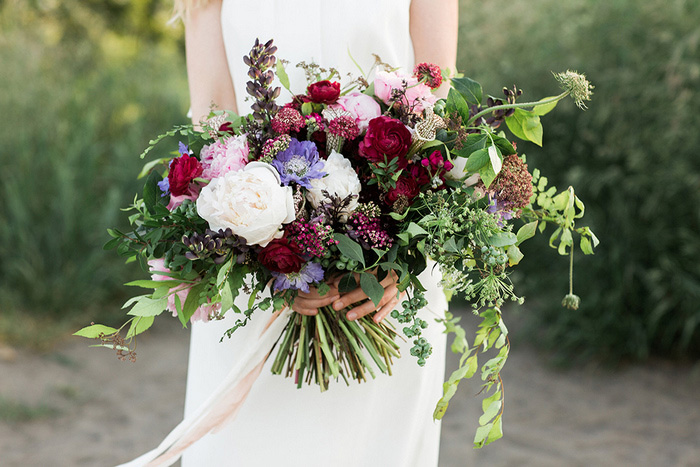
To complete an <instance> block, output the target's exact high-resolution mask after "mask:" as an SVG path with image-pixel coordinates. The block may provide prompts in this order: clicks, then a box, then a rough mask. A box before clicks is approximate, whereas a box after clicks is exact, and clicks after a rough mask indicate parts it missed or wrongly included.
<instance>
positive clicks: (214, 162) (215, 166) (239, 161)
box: [200, 135, 249, 180]
mask: <svg viewBox="0 0 700 467" xmlns="http://www.w3.org/2000/svg"><path fill="white" fill-rule="evenodd" d="M248 152H249V149H248V138H246V136H245V135H241V136H234V137H227V138H224V139H223V140H220V141H215V142H213V143H212V144H209V145H207V146H204V147H203V148H202V152H201V154H200V158H201V160H202V168H203V171H202V178H206V179H207V180H213V179H215V178H219V177H222V176H223V175H225V174H226V173H228V172H231V171H238V170H241V169H242V168H243V167H245V165H246V164H247V163H248Z"/></svg>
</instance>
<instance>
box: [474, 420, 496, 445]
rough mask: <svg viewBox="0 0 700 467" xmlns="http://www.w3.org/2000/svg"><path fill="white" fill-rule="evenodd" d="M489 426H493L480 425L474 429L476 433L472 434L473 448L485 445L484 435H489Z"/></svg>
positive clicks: (490, 425) (491, 426)
mask: <svg viewBox="0 0 700 467" xmlns="http://www.w3.org/2000/svg"><path fill="white" fill-rule="evenodd" d="M491 428H493V425H492V424H488V425H484V426H480V427H479V428H477V429H476V434H475V435H474V447H475V448H480V447H483V446H484V445H485V441H486V437H487V436H488V435H489V432H490V431H491Z"/></svg>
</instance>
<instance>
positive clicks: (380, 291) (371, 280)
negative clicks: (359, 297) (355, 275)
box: [360, 272, 384, 306]
mask: <svg viewBox="0 0 700 467" xmlns="http://www.w3.org/2000/svg"><path fill="white" fill-rule="evenodd" d="M360 287H362V291H363V292H364V293H365V294H367V296H368V297H369V298H370V300H372V303H374V306H379V302H380V301H381V300H382V298H383V297H384V287H382V285H381V284H380V283H379V281H378V280H377V276H375V275H374V274H370V273H368V272H363V273H362V274H360Z"/></svg>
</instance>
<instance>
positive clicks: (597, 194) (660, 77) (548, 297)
mask: <svg viewBox="0 0 700 467" xmlns="http://www.w3.org/2000/svg"><path fill="white" fill-rule="evenodd" d="M461 5H462V15H461V22H462V24H461V27H460V47H461V49H460V50H461V59H460V60H459V69H460V70H463V71H464V72H465V73H468V74H469V75H470V76H472V77H474V78H475V79H477V80H478V81H480V82H482V83H489V84H488V86H486V87H485V89H484V91H485V92H486V93H488V92H490V93H493V94H498V92H497V91H498V89H499V87H500V86H502V85H506V86H508V85H511V84H512V83H517V85H518V87H519V88H521V89H523V91H524V95H523V97H522V99H523V100H529V99H530V98H532V97H534V96H538V95H542V94H545V93H551V87H550V86H549V83H550V80H551V75H550V72H551V71H559V70H563V69H567V68H572V69H579V70H580V71H585V72H586V74H587V75H588V77H589V78H590V79H591V81H592V82H593V83H594V84H595V85H596V89H595V95H594V96H593V100H592V101H591V102H590V103H589V104H588V107H589V109H588V110H587V111H586V112H581V111H579V110H578V109H576V107H575V106H574V105H572V103H570V102H567V101H564V102H562V103H561V104H560V105H559V107H560V109H558V111H557V115H556V118H552V117H551V116H549V115H545V116H542V117H541V118H542V120H543V123H544V124H545V125H546V126H547V132H546V133H545V135H544V139H545V144H544V148H543V149H539V148H537V149H534V147H532V146H528V145H527V144H522V145H520V144H519V149H524V150H525V151H526V152H528V154H529V157H528V160H529V161H531V162H533V163H534V164H535V165H537V167H539V168H540V169H542V171H543V172H544V173H546V174H547V175H548V176H549V178H550V182H551V183H553V184H556V185H560V186H567V185H569V184H571V185H574V186H576V188H577V192H576V195H577V196H578V197H580V198H581V199H582V200H583V201H584V202H585V203H586V205H587V206H588V207H589V210H588V212H587V213H586V214H587V215H586V220H587V223H589V224H590V225H591V228H592V229H593V230H594V231H595V232H596V234H597V235H598V237H599V238H600V239H601V241H602V243H601V246H600V247H599V248H598V249H597V250H596V257H595V258H594V259H593V260H589V259H588V258H582V257H581V256H579V257H578V259H579V260H577V264H576V271H575V277H574V281H575V288H576V290H577V293H578V295H580V296H581V298H582V300H581V304H580V308H579V309H578V311H571V310H564V309H562V308H561V307H560V306H559V302H560V300H561V295H560V291H561V290H563V289H565V287H566V286H565V284H566V280H567V274H566V268H565V264H563V263H562V264H561V266H557V264H551V258H549V257H548V258H542V259H541V260H538V259H536V257H535V255H528V254H527V248H523V250H524V252H525V256H526V257H527V258H528V259H527V260H524V261H523V263H522V266H523V267H522V269H521V271H522V272H523V273H524V275H525V276H526V277H532V278H534V277H537V278H539V279H537V281H538V282H535V280H533V279H530V280H529V283H528V287H527V288H526V289H523V290H522V291H524V292H525V294H526V295H529V296H535V295H536V296H538V297H541V298H542V300H540V301H538V302H537V304H536V305H537V309H536V310H535V309H533V310H532V313H531V315H532V317H533V322H532V324H534V325H536V326H537V327H538V328H539V329H540V330H543V331H542V335H541V336H539V337H541V338H542V339H541V340H540V341H546V342H548V343H549V344H550V345H552V347H554V348H556V349H558V350H560V351H561V352H562V357H563V358H566V359H568V361H571V357H572V356H576V357H582V358H587V357H591V356H594V355H597V356H606V357H607V358H613V359H618V358H645V357H647V356H649V355H651V354H662V355H689V356H697V355H700V268H699V267H698V265H697V258H698V257H700V235H698V233H699V232H700V158H699V157H698V155H697V151H698V149H697V148H698V147H699V146H700V133H699V132H698V131H697V128H698V127H700V116H699V115H698V112H697V109H698V108H700V93H698V92H697V89H699V88H700V35H699V34H698V28H697V25H698V23H699V22H700V4H699V3H698V2H693V1H688V0H649V1H645V2H637V1H634V0H575V1H571V2H560V1H558V0H539V1H537V2H520V3H518V2H515V3H513V2H509V1H506V0H493V1H491V2H466V1H463V2H461ZM475 11H478V14H474V12H475ZM483 18H498V21H483ZM504 25H507V28H504V27H503V26H504ZM485 37H488V40H483V39H484V38H485ZM584 238H585V237H584ZM542 241H544V239H540V240H539V241H535V240H533V241H531V242H530V245H529V246H530V247H532V248H540V247H541V245H542V243H541V242H542ZM589 241H590V240H589ZM538 242H540V243H538ZM589 246H590V245H588V244H586V243H585V242H584V244H582V245H581V247H582V249H584V250H586V249H587V248H588V247H589ZM534 271H538V272H539V273H540V274H534ZM542 271H552V276H551V277H548V278H547V280H542V275H541V272H542Z"/></svg>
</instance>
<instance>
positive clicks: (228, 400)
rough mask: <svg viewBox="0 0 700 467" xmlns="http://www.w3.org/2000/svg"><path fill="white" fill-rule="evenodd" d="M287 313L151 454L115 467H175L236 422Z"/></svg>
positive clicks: (275, 318)
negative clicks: (208, 438)
mask: <svg viewBox="0 0 700 467" xmlns="http://www.w3.org/2000/svg"><path fill="white" fill-rule="evenodd" d="M290 313H291V310H290V309H284V310H280V311H278V312H277V313H275V314H274V315H273V316H272V318H270V321H269V322H268V323H267V324H266V325H265V328H264V329H263V332H262V333H261V334H260V337H259V338H258V341H257V343H256V345H251V346H250V347H248V348H247V349H246V352H245V353H243V354H241V355H240V358H238V360H237V361H236V364H235V365H234V366H233V368H231V371H230V372H229V373H228V375H226V378H224V379H223V380H222V381H221V383H220V384H219V386H218V387H217V388H216V390H215V391H214V392H213V393H212V394H211V395H210V396H209V397H208V398H207V399H206V400H205V401H204V403H203V404H202V405H201V406H200V407H199V408H197V410H195V411H194V412H193V413H191V414H190V415H189V416H187V417H185V419H184V420H182V422H180V424H179V425H177V426H176V427H175V428H174V429H173V431H171V432H170V433H169V434H168V436H166V437H165V439H164V440H163V441H162V442H161V443H160V444H159V445H158V447H157V448H155V449H154V450H152V451H149V452H147V453H146V454H143V455H142V456H140V457H137V458H136V459H134V460H132V461H131V462H127V463H126V464H120V465H119V466H117V467H156V466H159V467H166V466H169V465H172V464H174V463H175V462H176V461H177V460H178V459H179V458H180V456H181V455H182V453H183V451H184V450H185V449H187V448H188V447H189V446H191V445H192V444H194V443H195V442H196V441H198V440H199V439H200V438H202V437H203V436H204V435H206V434H207V433H210V432H216V431H217V429H220V428H221V427H223V426H224V425H225V424H226V423H229V422H231V421H232V420H233V419H234V418H236V414H237V413H238V410H239V409H240V408H241V406H242V405H243V402H245V400H246V398H247V397H248V394H249V393H250V389H251V387H252V386H253V383H254V382H255V380H256V379H257V378H258V376H259V375H260V372H261V371H262V368H263V366H264V365H265V361H266V360H267V357H268V356H269V355H270V352H271V351H272V348H273V347H274V345H275V342H277V339H278V338H279V336H280V335H281V334H282V331H283V330H284V327H285V326H286V325H287V321H288V319H287V318H288V317H289V314H290Z"/></svg>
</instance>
